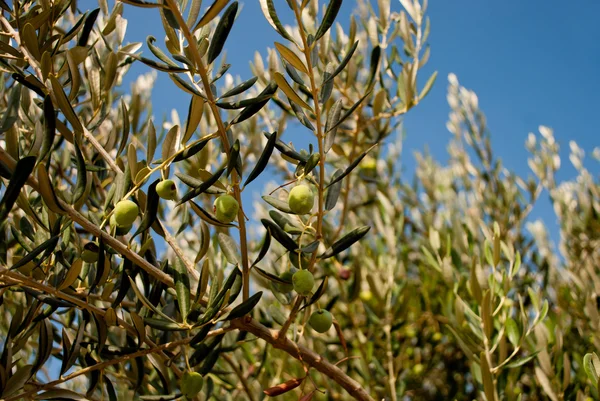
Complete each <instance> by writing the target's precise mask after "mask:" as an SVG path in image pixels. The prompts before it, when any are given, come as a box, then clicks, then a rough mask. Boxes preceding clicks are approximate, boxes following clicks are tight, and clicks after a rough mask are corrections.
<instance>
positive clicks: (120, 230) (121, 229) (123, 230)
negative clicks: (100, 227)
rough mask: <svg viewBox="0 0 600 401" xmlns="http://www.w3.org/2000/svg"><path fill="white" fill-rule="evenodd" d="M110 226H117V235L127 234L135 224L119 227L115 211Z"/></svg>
mask: <svg viewBox="0 0 600 401" xmlns="http://www.w3.org/2000/svg"><path fill="white" fill-rule="evenodd" d="M110 226H111V227H115V233H116V234H117V235H125V234H127V233H128V232H129V231H130V230H131V227H133V224H130V225H128V226H123V227H119V226H118V225H117V222H116V221H115V214H114V213H113V214H112V215H111V216H110Z"/></svg>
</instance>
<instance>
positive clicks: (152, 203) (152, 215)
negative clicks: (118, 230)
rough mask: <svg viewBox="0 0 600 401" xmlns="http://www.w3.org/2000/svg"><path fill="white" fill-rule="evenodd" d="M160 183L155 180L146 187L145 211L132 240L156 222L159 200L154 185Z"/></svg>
mask: <svg viewBox="0 0 600 401" xmlns="http://www.w3.org/2000/svg"><path fill="white" fill-rule="evenodd" d="M159 182H160V179H158V178H157V179H156V180H155V181H154V182H153V183H152V184H150V186H149V187H148V196H147V198H146V210H145V211H144V217H143V218H142V222H141V224H140V226H139V227H138V229H137V230H136V231H135V233H134V234H133V236H132V237H131V238H132V239H133V238H135V237H136V236H137V235H138V234H140V233H143V232H144V231H146V230H147V229H149V228H150V227H152V224H154V222H155V221H156V214H157V213H158V204H159V203H160V198H159V196H158V194H157V193H156V185H158V183H159Z"/></svg>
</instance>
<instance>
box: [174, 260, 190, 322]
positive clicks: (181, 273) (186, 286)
mask: <svg viewBox="0 0 600 401" xmlns="http://www.w3.org/2000/svg"><path fill="white" fill-rule="evenodd" d="M173 281H174V282H175V292H176V293H177V303H178V304H179V312H180V313H181V318H182V319H183V322H184V323H185V322H186V320H187V316H188V313H189V312H190V278H189V275H188V272H187V268H186V266H185V264H184V263H183V261H182V260H181V259H180V258H179V257H176V258H175V261H174V262H173Z"/></svg>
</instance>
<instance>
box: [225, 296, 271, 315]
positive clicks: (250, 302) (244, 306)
mask: <svg viewBox="0 0 600 401" xmlns="http://www.w3.org/2000/svg"><path fill="white" fill-rule="evenodd" d="M262 294H263V293H262V291H259V292H257V293H256V294H254V295H252V296H251V297H250V298H248V299H247V300H245V301H244V302H242V303H241V304H239V305H238V306H236V307H235V308H233V309H232V310H231V312H229V315H227V318H226V319H225V320H233V319H238V318H240V317H243V316H245V315H247V314H248V313H250V312H251V311H252V309H254V307H255V306H256V305H257V304H258V302H259V301H260V298H261V297H262Z"/></svg>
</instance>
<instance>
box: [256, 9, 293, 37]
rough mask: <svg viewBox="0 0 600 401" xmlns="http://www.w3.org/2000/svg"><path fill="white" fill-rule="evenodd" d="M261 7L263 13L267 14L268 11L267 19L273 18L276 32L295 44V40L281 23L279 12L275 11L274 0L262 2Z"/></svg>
mask: <svg viewBox="0 0 600 401" xmlns="http://www.w3.org/2000/svg"><path fill="white" fill-rule="evenodd" d="M260 6H261V8H262V9H263V13H265V11H266V13H265V14H266V15H265V17H266V16H267V15H268V16H269V17H270V18H271V21H272V22H273V23H272V25H273V26H274V28H275V30H276V31H277V32H279V34H280V35H281V36H283V37H284V38H286V39H287V40H289V41H290V42H294V38H292V36H291V35H290V34H289V33H288V31H287V30H286V29H285V27H284V26H283V24H282V23H281V21H279V17H278V16H277V12H276V11H275V5H274V4H273V0H260ZM265 8H266V9H265ZM271 21H269V22H271Z"/></svg>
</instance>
